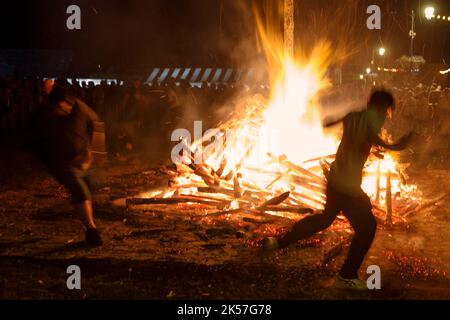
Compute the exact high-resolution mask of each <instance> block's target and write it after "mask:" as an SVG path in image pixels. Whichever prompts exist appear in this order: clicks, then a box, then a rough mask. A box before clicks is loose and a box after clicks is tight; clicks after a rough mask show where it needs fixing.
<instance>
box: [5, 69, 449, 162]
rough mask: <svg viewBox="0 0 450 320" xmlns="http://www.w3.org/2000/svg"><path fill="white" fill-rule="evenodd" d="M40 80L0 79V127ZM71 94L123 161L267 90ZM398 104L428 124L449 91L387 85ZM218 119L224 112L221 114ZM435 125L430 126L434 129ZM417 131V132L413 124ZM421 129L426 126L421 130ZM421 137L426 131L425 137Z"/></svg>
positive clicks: (179, 85)
mask: <svg viewBox="0 0 450 320" xmlns="http://www.w3.org/2000/svg"><path fill="white" fill-rule="evenodd" d="M43 83H44V81H43V79H37V78H18V77H4V78H0V129H2V131H12V132H17V131H21V130H22V129H23V128H26V127H27V125H28V123H29V121H30V118H31V117H32V115H33V113H34V112H35V111H36V110H38V108H39V107H40V106H41V105H42V103H43V101H44V99H45V92H44V87H43ZM57 83H58V85H61V86H64V87H66V88H67V89H68V90H70V92H71V94H73V95H74V96H76V97H78V98H79V99H81V100H83V101H84V102H85V103H87V104H88V105H89V106H90V107H92V108H93V109H94V110H95V111H96V112H97V114H98V115H99V117H100V119H101V120H102V121H103V122H104V123H105V133H106V145H107V150H108V152H109V154H110V155H113V156H116V157H117V158H118V159H123V158H126V154H130V153H133V152H136V151H139V150H143V151H147V150H149V149H151V148H155V147H156V146H155V143H159V142H158V141H165V142H166V143H167V142H170V134H171V132H172V131H173V130H174V129H176V128H187V129H188V130H190V131H191V130H192V125H193V121H194V120H202V121H203V128H204V129H206V128H208V127H211V126H214V125H215V124H216V123H217V122H218V121H220V120H223V119H220V118H219V115H218V113H217V112H216V111H217V110H218V109H219V108H223V107H224V105H227V104H228V103H229V101H232V100H233V99H232V98H233V97H236V96H238V95H242V93H243V92H244V93H245V92H247V93H248V94H254V93H261V94H263V95H264V96H266V97H268V95H269V88H268V87H264V86H261V85H259V84H257V85H255V86H254V87H248V86H246V85H236V84H203V85H201V86H200V85H192V84H190V83H189V82H187V81H181V82H180V81H175V80H171V81H167V82H164V83H156V84H153V85H148V84H143V83H142V82H141V81H140V80H134V81H130V82H128V83H127V82H125V83H124V82H122V81H120V84H119V81H109V83H107V82H106V81H102V82H101V83H100V84H98V85H95V84H94V82H82V83H79V82H77V81H73V82H71V83H69V82H68V81H67V80H65V79H62V80H57ZM355 88H356V89H354V88H353V89H352V92H354V93H355V94H356V95H360V96H366V95H367V93H366V92H363V91H364V89H363V87H362V86H360V85H359V86H358V85H357V86H356V87H355ZM390 88H391V89H392V91H393V93H394V96H395V97H396V101H397V111H396V112H397V113H398V114H399V115H401V118H402V119H403V121H405V122H410V123H418V124H420V121H433V119H436V121H435V122H436V125H439V121H440V120H439V119H440V118H441V117H437V118H436V114H437V113H439V110H441V111H442V112H444V113H445V112H448V111H450V90H449V88H441V87H439V86H437V85H433V86H426V85H422V84H415V85H412V84H401V85H396V84H393V85H391V86H390ZM221 116H223V114H221ZM436 125H434V126H436ZM416 126H417V130H419V131H420V130H422V129H421V126H420V125H417V124H416ZM424 128H425V127H424ZM424 134H426V132H425V133H424ZM155 138H157V139H155Z"/></svg>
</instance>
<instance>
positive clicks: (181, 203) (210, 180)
mask: <svg viewBox="0 0 450 320" xmlns="http://www.w3.org/2000/svg"><path fill="white" fill-rule="evenodd" d="M266 111H267V101H265V100H264V99H263V98H262V97H261V96H258V95H256V96H253V97H251V98H249V99H247V100H246V101H245V105H244V106H243V108H241V109H240V111H236V112H235V113H234V114H233V115H232V116H231V117H230V120H229V121H227V122H225V123H222V124H220V125H219V128H218V130H213V131H212V132H211V133H210V134H208V133H206V134H205V135H204V136H203V137H202V138H201V139H199V140H197V141H194V142H193V143H189V141H187V140H186V139H184V138H183V137H180V143H179V144H178V145H177V146H178V148H177V149H174V150H176V163H175V164H172V165H169V166H167V167H165V168H163V169H161V171H162V172H163V173H164V174H166V175H167V176H168V181H169V182H168V186H167V188H166V189H164V190H156V191H153V192H148V193H145V194H142V195H140V196H139V197H135V198H129V199H127V206H133V207H135V206H138V207H144V208H145V209H146V210H152V209H157V208H159V209H164V210H168V209H169V208H173V209H174V210H182V211H186V212H189V213H190V214H191V216H192V214H193V215H194V217H195V218H199V219H220V218H221V219H226V220H235V221H242V219H244V221H251V222H254V223H264V224H274V223H275V224H278V225H280V224H281V225H283V224H284V225H287V224H289V223H290V221H291V220H298V219H299V218H301V216H302V215H304V214H307V213H312V214H314V213H317V212H320V210H321V209H323V206H324V204H325V200H326V197H325V185H326V179H327V174H328V171H329V169H330V164H331V162H332V161H333V158H334V154H330V153H325V154H323V155H319V156H316V157H314V158H310V159H305V160H303V161H301V162H295V161H291V160H290V159H289V157H288V156H287V155H285V154H283V153H278V154H275V152H273V150H274V149H275V148H273V146H270V144H267V143H266V142H267V141H265V142H264V143H263V141H264V140H267V139H266V138H267V137H263V136H264V134H262V132H263V131H265V130H263V128H264V129H267V128H266V120H265V119H266V118H267V114H266ZM307 138H308V137H304V138H303V139H307ZM310 138H312V137H310ZM333 140H334V141H333V145H334V148H335V150H336V148H337V145H338V141H336V139H333ZM327 141H329V140H327ZM319 142H320V141H319ZM298 145H299V146H298V147H299V148H301V145H302V143H301V142H299V143H298ZM292 147H293V148H297V141H294V140H293V141H292ZM324 151H327V149H324ZM299 152H300V153H301V152H302V150H299ZM406 178H407V177H406V175H405V174H404V172H403V168H401V166H400V165H398V164H396V163H395V161H394V160H393V159H392V157H391V156H390V155H389V154H384V155H383V154H382V151H380V150H373V152H372V153H371V156H370V158H369V160H368V161H367V163H366V166H365V170H364V178H363V185H362V187H363V189H364V190H365V191H366V192H367V193H368V194H369V196H370V197H371V199H372V203H373V207H374V211H375V214H376V216H377V217H378V218H379V219H380V220H382V221H385V222H387V223H388V224H392V223H399V222H401V221H405V217H406V216H407V215H408V212H410V211H411V210H413V209H414V208H415V207H417V206H418V205H419V200H420V197H419V193H418V191H417V190H416V188H415V186H413V185H408V184H407V182H406V180H407V179H406Z"/></svg>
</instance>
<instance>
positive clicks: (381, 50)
mask: <svg viewBox="0 0 450 320" xmlns="http://www.w3.org/2000/svg"><path fill="white" fill-rule="evenodd" d="M385 53H386V49H385V48H383V47H381V48H380V49H378V54H379V55H380V56H384V54H385Z"/></svg>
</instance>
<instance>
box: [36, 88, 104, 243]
mask: <svg viewBox="0 0 450 320" xmlns="http://www.w3.org/2000/svg"><path fill="white" fill-rule="evenodd" d="M45 85H46V92H47V93H48V96H47V98H46V102H45V104H44V105H43V106H42V107H41V109H40V110H39V111H38V113H37V114H36V116H35V119H34V121H33V126H32V133H33V135H32V137H31V139H32V143H33V148H34V149H35V151H36V153H37V154H38V156H39V158H40V159H41V160H42V161H43V162H44V163H45V164H46V166H47V167H48V170H49V172H50V173H51V174H52V176H53V177H54V178H55V179H56V180H57V181H58V182H60V183H61V184H62V185H64V187H66V189H67V190H68V191H69V192H70V195H71V198H72V202H73V204H74V206H75V209H76V211H77V213H78V214H79V215H80V217H81V219H82V222H83V224H84V226H85V227H86V241H87V243H88V244H90V245H92V246H99V245H101V244H102V240H101V237H100V234H99V232H98V230H97V227H96V225H95V222H94V216H93V210H92V197H91V192H90V184H89V180H88V177H87V170H88V168H89V166H90V163H91V155H90V152H89V145H90V142H91V139H92V133H93V129H94V125H95V122H96V121H97V120H98V117H97V115H96V114H95V112H94V111H92V109H90V108H89V107H88V106H87V105H86V104H85V103H84V102H83V101H81V100H79V99H77V98H75V97H73V96H71V95H70V94H68V92H67V90H66V89H65V88H63V87H61V86H58V85H53V84H52V83H47V82H46V84H45Z"/></svg>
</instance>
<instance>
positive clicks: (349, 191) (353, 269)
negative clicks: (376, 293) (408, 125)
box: [265, 90, 410, 290]
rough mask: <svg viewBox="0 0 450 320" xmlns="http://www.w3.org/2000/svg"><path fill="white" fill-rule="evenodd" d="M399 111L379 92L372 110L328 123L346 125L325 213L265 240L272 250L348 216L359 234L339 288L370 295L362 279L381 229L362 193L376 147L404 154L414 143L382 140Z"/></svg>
mask: <svg viewBox="0 0 450 320" xmlns="http://www.w3.org/2000/svg"><path fill="white" fill-rule="evenodd" d="M394 106H395V103H394V98H393V96H392V95H391V94H390V93H388V92H386V91H383V90H379V91H375V92H373V93H372V95H371V97H370V99H369V102H368V106H367V109H365V110H363V111H360V112H353V113H350V114H348V115H347V116H345V118H344V119H341V120H339V121H333V122H328V123H326V124H325V126H331V125H334V124H336V123H338V122H341V121H343V124H344V132H343V136H342V140H341V143H340V145H339V148H338V151H337V153H336V160H335V161H334V162H333V164H332V165H331V170H330V173H329V176H328V184H327V190H326V197H327V201H326V204H325V208H324V211H323V212H322V213H321V214H314V215H311V216H309V217H306V218H305V219H302V220H300V221H299V222H298V223H296V224H295V225H294V227H293V228H292V230H290V231H289V232H287V233H286V234H284V235H283V236H281V237H279V238H268V239H265V246H266V248H267V249H275V248H285V247H287V246H289V245H290V244H292V243H295V242H296V241H298V240H302V239H306V238H309V237H310V236H312V235H314V234H315V233H317V232H319V231H322V230H325V229H326V228H328V227H329V226H330V225H331V224H332V223H333V221H334V220H335V218H336V216H337V215H338V214H339V212H341V211H342V212H343V214H344V215H345V216H346V217H347V219H348V220H349V221H350V224H351V225H352V227H353V229H354V231H355V234H354V237H353V239H352V243H351V245H350V249H349V252H348V256H347V259H346V261H345V263H344V265H343V266H342V268H341V271H340V273H339V276H338V278H337V282H336V285H337V286H339V287H343V288H350V289H356V290H367V286H366V284H365V283H363V282H362V281H360V280H359V279H358V269H359V268H360V266H361V264H362V262H363V260H364V257H365V255H366V253H367V251H368V250H369V248H370V246H371V244H372V241H373V238H374V236H375V231H376V228H377V224H376V220H375V218H374V216H373V214H372V206H371V203H370V199H369V197H368V196H367V195H366V194H365V193H364V191H363V190H362V189H361V182H362V171H363V167H364V164H365V162H366V161H367V158H368V157H369V154H370V150H371V148H372V146H373V145H377V146H380V147H383V148H386V149H391V150H402V149H403V148H405V146H406V143H407V141H408V140H409V137H410V135H408V136H406V137H403V138H402V139H400V141H399V142H398V143H397V144H394V145H389V144H387V143H385V142H384V141H383V140H382V139H381V138H380V137H379V136H378V134H379V133H380V130H381V127H382V126H383V123H384V121H385V119H386V116H388V115H389V116H391V115H392V113H393V110H394Z"/></svg>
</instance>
